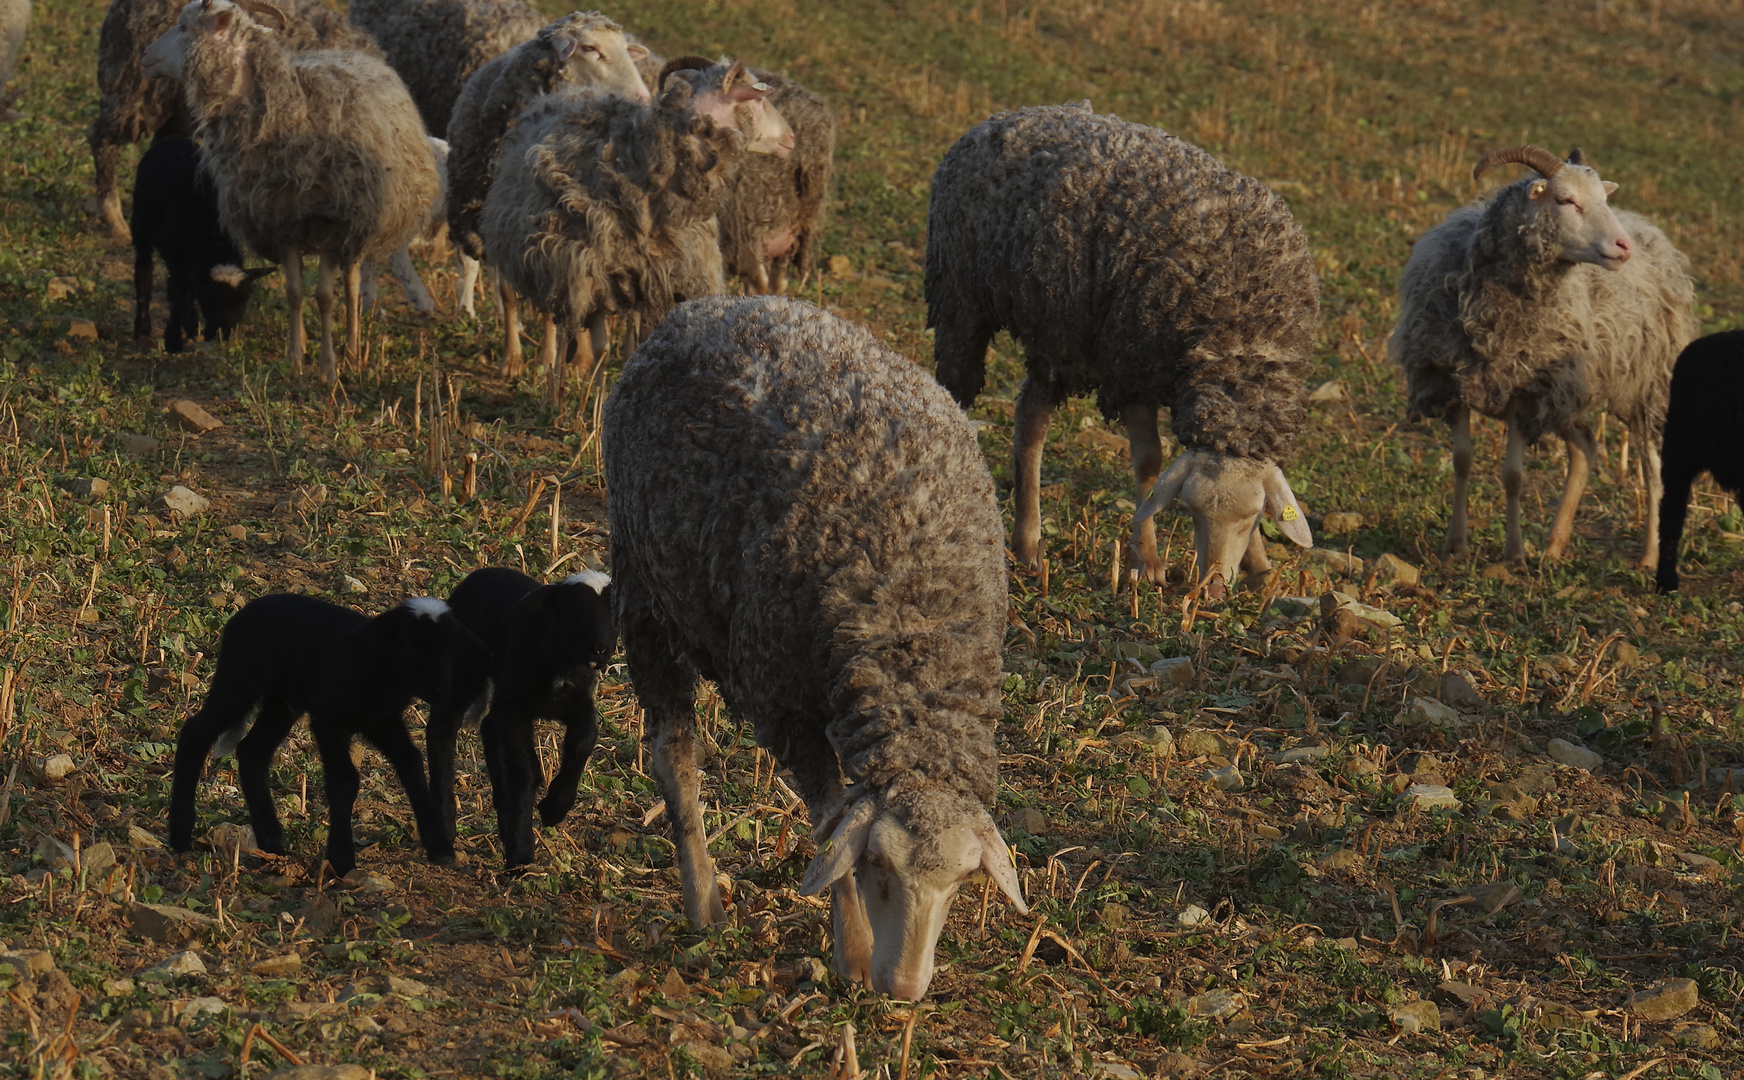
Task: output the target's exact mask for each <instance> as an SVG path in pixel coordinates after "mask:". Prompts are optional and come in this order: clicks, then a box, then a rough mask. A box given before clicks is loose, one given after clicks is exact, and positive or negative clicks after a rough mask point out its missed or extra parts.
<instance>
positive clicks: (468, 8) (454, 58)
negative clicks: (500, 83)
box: [351, 0, 545, 136]
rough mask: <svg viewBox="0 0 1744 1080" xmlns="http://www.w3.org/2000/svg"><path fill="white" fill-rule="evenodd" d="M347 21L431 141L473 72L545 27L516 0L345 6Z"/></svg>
mask: <svg viewBox="0 0 1744 1080" xmlns="http://www.w3.org/2000/svg"><path fill="white" fill-rule="evenodd" d="M351 21H352V23H353V24H354V25H356V26H359V27H361V28H362V29H364V30H366V31H368V32H369V34H370V35H371V36H372V37H373V38H374V39H375V40H376V41H377V42H378V43H379V44H380V45H381V47H382V50H383V52H384V53H385V54H386V56H387V59H388V63H389V64H391V65H392V66H393V68H394V70H395V71H397V72H399V73H400V77H401V78H402V79H404V80H405V83H406V88H407V90H409V91H410V92H411V94H412V100H413V101H416V102H417V103H418V111H419V113H420V114H421V115H422V116H423V118H424V125H425V127H426V128H428V129H429V131H430V133H431V134H432V135H437V136H441V135H443V134H444V132H446V131H447V129H448V121H449V118H450V116H451V115H452V114H453V112H454V105H455V101H456V99H457V98H458V97H459V94H460V89H461V87H463V86H464V85H465V84H466V81H467V80H468V79H469V78H471V77H472V75H473V73H474V72H476V71H477V70H478V69H479V68H480V67H482V66H484V64H486V63H488V62H489V61H491V60H493V59H495V58H496V57H498V56H501V55H502V54H504V53H506V52H508V51H509V50H510V49H513V48H514V47H515V46H516V45H519V44H520V43H521V42H523V41H526V40H527V39H528V38H530V37H532V36H533V35H535V34H537V33H538V32H539V31H540V29H542V28H543V27H544V25H545V17H544V16H543V15H541V14H539V12H538V11H536V10H535V9H534V8H532V7H530V6H529V5H527V4H525V3H522V2H521V0H416V2H412V3H385V2H383V0H359V2H354V3H353V4H352V5H351Z"/></svg>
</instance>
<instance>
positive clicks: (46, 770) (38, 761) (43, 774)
mask: <svg viewBox="0 0 1744 1080" xmlns="http://www.w3.org/2000/svg"><path fill="white" fill-rule="evenodd" d="M77 767H78V766H76V765H74V764H73V758H72V755H70V754H51V755H49V756H48V757H40V758H33V759H31V762H30V771H31V774H32V775H34V776H35V777H36V778H37V779H38V780H41V781H43V782H45V783H49V784H58V783H60V782H61V781H62V780H65V779H66V778H67V776H68V775H69V774H71V773H72V771H73V770H74V769H75V768H77Z"/></svg>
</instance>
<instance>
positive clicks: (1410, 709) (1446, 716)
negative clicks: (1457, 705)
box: [1405, 697, 1459, 730]
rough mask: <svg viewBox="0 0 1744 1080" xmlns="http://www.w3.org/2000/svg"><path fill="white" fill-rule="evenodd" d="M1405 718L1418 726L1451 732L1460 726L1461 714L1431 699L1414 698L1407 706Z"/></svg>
mask: <svg viewBox="0 0 1744 1080" xmlns="http://www.w3.org/2000/svg"><path fill="white" fill-rule="evenodd" d="M1405 718H1406V719H1407V720H1410V721H1412V722H1413V723H1418V724H1427V725H1428V726H1430V727H1433V728H1439V729H1441V730H1449V729H1451V728H1455V727H1458V726H1459V713H1457V712H1455V711H1454V710H1453V709H1452V708H1451V707H1450V706H1447V705H1443V704H1442V703H1441V702H1439V701H1436V700H1435V699H1434V698H1431V697H1414V698H1412V699H1411V702H1410V704H1408V705H1406V706H1405Z"/></svg>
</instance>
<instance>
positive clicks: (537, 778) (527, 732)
mask: <svg viewBox="0 0 1744 1080" xmlns="http://www.w3.org/2000/svg"><path fill="white" fill-rule="evenodd" d="M480 733H481V734H483V735H484V736H485V761H486V762H487V763H488V765H489V768H490V772H491V804H492V805H493V806H495V807H496V812H497V839H498V840H500V841H501V842H502V845H503V864H504V865H505V866H507V867H509V868H510V869H513V868H514V867H517V866H526V865H527V864H528V863H530V862H532V861H533V799H534V796H535V795H537V794H538V791H539V784H540V782H541V781H542V780H544V776H543V774H542V772H541V770H540V768H539V747H538V742H537V740H536V737H535V733H534V730H533V717H531V716H528V715H525V714H523V713H521V712H519V711H517V710H513V709H511V708H509V707H508V706H507V705H506V704H505V705H503V706H500V707H493V708H492V709H491V712H490V715H489V716H486V717H485V719H484V723H483V725H481V727H480ZM667 805H669V806H670V805H671V804H670V803H668V804H667Z"/></svg>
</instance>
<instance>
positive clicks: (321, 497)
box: [273, 484, 327, 514]
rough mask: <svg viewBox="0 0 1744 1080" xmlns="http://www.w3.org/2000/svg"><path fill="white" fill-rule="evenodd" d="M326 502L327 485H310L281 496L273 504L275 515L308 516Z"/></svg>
mask: <svg viewBox="0 0 1744 1080" xmlns="http://www.w3.org/2000/svg"><path fill="white" fill-rule="evenodd" d="M326 501H327V485H326V484H310V485H308V486H306V487H300V488H293V489H292V490H290V491H289V492H287V493H285V494H283V495H280V496H279V498H278V501H277V502H275V503H273V513H275V514H285V513H290V514H306V513H308V512H309V511H310V510H313V509H315V508H316V507H317V506H320V505H321V504H322V503H324V502H326Z"/></svg>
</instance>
